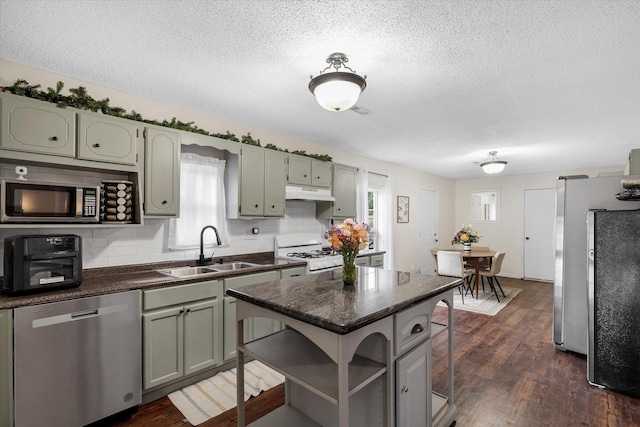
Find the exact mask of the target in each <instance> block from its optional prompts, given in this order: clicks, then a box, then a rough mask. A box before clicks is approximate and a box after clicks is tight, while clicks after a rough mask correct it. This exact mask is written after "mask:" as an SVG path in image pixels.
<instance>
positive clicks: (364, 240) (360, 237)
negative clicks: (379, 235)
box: [324, 219, 369, 285]
mask: <svg viewBox="0 0 640 427" xmlns="http://www.w3.org/2000/svg"><path fill="white" fill-rule="evenodd" d="M324 238H325V239H327V241H328V242H329V243H330V244H331V247H332V248H333V249H334V250H335V251H337V252H340V253H341V254H342V282H343V283H344V284H345V285H353V284H354V283H355V282H356V257H357V256H358V252H359V251H360V250H362V249H366V248H367V246H368V244H369V225H368V224H358V223H357V222H355V221H354V220H352V219H345V220H344V221H343V222H342V224H339V225H334V226H333V227H331V229H330V230H328V231H327V232H326V233H324Z"/></svg>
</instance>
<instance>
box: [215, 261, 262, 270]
mask: <svg viewBox="0 0 640 427" xmlns="http://www.w3.org/2000/svg"><path fill="white" fill-rule="evenodd" d="M259 266H260V264H253V263H250V262H229V263H226V264H212V265H211V268H213V269H214V270H218V271H229V270H242V269H243V268H253V267H259Z"/></svg>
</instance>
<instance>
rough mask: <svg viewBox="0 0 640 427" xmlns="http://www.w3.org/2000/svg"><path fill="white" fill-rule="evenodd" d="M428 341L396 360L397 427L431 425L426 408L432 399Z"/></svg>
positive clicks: (429, 344)
mask: <svg viewBox="0 0 640 427" xmlns="http://www.w3.org/2000/svg"><path fill="white" fill-rule="evenodd" d="M430 355H431V340H427V341H425V342H423V343H422V344H420V345H418V346H417V347H416V348H414V349H413V350H411V351H410V352H408V353H407V354H405V355H404V356H402V357H401V358H399V359H398V360H396V415H397V427H415V426H428V425H431V414H428V413H427V410H428V409H429V407H428V405H426V403H425V402H426V401H427V399H428V398H429V397H430V396H431V381H425V379H426V378H429V377H430V375H431V357H430Z"/></svg>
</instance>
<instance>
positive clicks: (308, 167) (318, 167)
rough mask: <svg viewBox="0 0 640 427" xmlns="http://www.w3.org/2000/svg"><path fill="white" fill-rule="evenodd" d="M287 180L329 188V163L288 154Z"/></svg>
mask: <svg viewBox="0 0 640 427" xmlns="http://www.w3.org/2000/svg"><path fill="white" fill-rule="evenodd" d="M287 182H288V183H289V184H294V185H312V186H314V187H326V188H329V187H331V163H329V162H322V161H320V160H316V159H312V158H311V157H306V156H299V155H297V154H289V173H288V177H287Z"/></svg>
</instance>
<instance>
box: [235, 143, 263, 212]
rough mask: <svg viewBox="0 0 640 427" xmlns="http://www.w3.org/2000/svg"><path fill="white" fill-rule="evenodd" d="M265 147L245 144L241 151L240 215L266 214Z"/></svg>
mask: <svg viewBox="0 0 640 427" xmlns="http://www.w3.org/2000/svg"><path fill="white" fill-rule="evenodd" d="M264 151H265V150H264V149H263V148H261V147H257V146H254V145H244V146H243V147H242V149H241V151H240V177H239V181H240V207H239V209H240V212H239V213H240V215H242V216H263V215H264V178H265V176H264Z"/></svg>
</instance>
